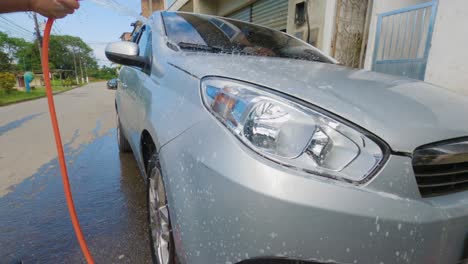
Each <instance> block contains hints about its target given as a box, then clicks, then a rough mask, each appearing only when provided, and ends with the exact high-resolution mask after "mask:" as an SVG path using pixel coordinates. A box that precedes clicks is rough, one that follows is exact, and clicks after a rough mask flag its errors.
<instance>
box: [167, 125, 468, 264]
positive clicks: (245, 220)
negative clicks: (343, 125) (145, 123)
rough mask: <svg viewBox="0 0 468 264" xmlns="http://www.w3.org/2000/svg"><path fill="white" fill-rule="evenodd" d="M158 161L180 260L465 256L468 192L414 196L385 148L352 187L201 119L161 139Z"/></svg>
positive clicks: (407, 170)
mask: <svg viewBox="0 0 468 264" xmlns="http://www.w3.org/2000/svg"><path fill="white" fill-rule="evenodd" d="M160 159H161V166H162V171H163V175H164V180H165V185H166V191H167V193H168V194H167V195H168V200H169V208H170V213H171V215H170V216H171V221H172V225H173V230H174V237H175V241H176V248H177V251H178V254H179V257H180V258H181V261H182V262H184V263H237V262H240V261H243V260H249V259H254V258H262V257H263V258H269V257H284V258H291V259H298V260H307V261H315V262H318V263H458V262H459V261H461V259H463V258H467V257H468V256H467V255H466V254H467V253H466V250H467V249H466V247H468V245H467V243H468V242H467V241H468V192H461V193H457V194H452V195H447V196H443V197H438V198H430V199H427V198H426V199H423V198H421V197H420V195H419V193H418V189H417V185H416V182H415V177H414V175H413V172H412V168H411V159H410V158H409V157H403V156H396V155H391V156H390V158H389V160H388V161H387V163H386V164H385V166H384V168H383V169H382V170H381V171H380V172H379V173H378V174H377V175H376V176H375V177H374V178H373V179H372V180H371V181H369V182H368V183H366V184H365V185H363V186H354V185H351V184H347V183H342V182H338V181H335V180H330V179H326V178H323V177H318V176H313V175H310V174H307V173H304V172H301V171H295V170H293V169H290V168H285V167H283V166H281V165H278V164H276V163H273V162H271V161H268V160H266V159H264V158H262V157H260V156H259V155H258V154H255V153H254V152H252V151H251V150H249V149H248V148H247V147H246V146H244V145H243V144H242V143H241V142H240V141H239V140H237V139H236V138H235V137H234V136H233V135H232V134H231V133H230V132H229V131H228V130H227V129H226V128H225V127H223V126H222V125H221V124H220V123H219V122H217V121H216V120H215V119H214V118H212V119H210V118H207V119H205V120H204V121H202V122H200V123H199V124H197V125H196V126H194V127H192V128H191V129H189V130H188V131H186V132H185V133H183V134H181V135H179V136H178V137H176V138H175V139H174V140H172V141H171V142H169V143H168V144H166V145H165V146H163V147H162V148H161V150H160ZM460 263H461V262H460Z"/></svg>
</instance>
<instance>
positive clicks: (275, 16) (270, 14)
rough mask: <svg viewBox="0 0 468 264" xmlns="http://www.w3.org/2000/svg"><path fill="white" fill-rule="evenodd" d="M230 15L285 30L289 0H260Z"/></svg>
mask: <svg viewBox="0 0 468 264" xmlns="http://www.w3.org/2000/svg"><path fill="white" fill-rule="evenodd" d="M228 17H230V18H233V19H238V20H243V21H246V22H252V23H254V24H259V25H262V26H266V27H270V28H273V29H277V30H284V31H285V30H286V25H287V22H288V0H260V1H257V2H255V3H253V4H252V5H250V6H247V7H245V8H243V9H241V10H239V11H237V12H235V13H233V14H231V15H229V16H228Z"/></svg>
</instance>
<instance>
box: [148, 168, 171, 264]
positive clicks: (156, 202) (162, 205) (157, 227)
mask: <svg viewBox="0 0 468 264" xmlns="http://www.w3.org/2000/svg"><path fill="white" fill-rule="evenodd" d="M152 174H153V175H151V177H150V179H149V181H150V182H149V184H150V186H149V187H150V188H149V206H150V208H149V213H150V232H151V238H152V241H153V249H154V253H155V254H156V258H157V260H158V263H159V264H168V263H169V261H170V257H171V256H170V254H171V251H170V236H171V229H170V222H169V210H168V208H167V202H166V197H165V190H164V185H163V184H162V181H161V174H160V173H159V170H158V169H153V171H152Z"/></svg>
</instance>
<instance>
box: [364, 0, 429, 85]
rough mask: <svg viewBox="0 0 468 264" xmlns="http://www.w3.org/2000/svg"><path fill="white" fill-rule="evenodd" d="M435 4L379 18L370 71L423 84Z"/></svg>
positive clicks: (414, 7)
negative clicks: (418, 81)
mask: <svg viewBox="0 0 468 264" xmlns="http://www.w3.org/2000/svg"><path fill="white" fill-rule="evenodd" d="M437 4H438V0H433V1H430V2H427V3H423V4H419V5H414V6H410V7H407V8H403V9H399V10H394V11H391V12H387V13H383V14H379V16H378V20H377V32H376V40H375V49H374V56H373V64H372V70H374V71H377V72H382V73H388V74H393V75H400V76H406V77H409V78H413V79H419V80H424V75H425V73H426V64H427V59H428V56H429V49H430V47H431V39H432V32H433V30H434V22H435V17H436V13H437Z"/></svg>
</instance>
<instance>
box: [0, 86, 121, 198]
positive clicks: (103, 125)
mask: <svg viewBox="0 0 468 264" xmlns="http://www.w3.org/2000/svg"><path fill="white" fill-rule="evenodd" d="M114 93H115V92H114V91H113V90H107V89H106V84H105V83H93V84H89V85H86V86H83V87H80V88H77V89H74V90H71V91H69V92H65V93H62V94H58V95H56V96H55V103H56V108H57V111H58V112H57V114H58V118H59V122H60V129H61V132H62V140H63V143H64V144H67V143H71V144H70V146H69V147H71V148H77V147H78V146H80V145H81V144H86V143H87V142H90V141H92V140H93V139H94V138H96V137H97V136H100V135H102V134H104V133H105V132H106V131H108V130H109V129H110V128H113V127H115V110H114ZM72 139H73V142H72ZM55 157H56V149H55V141H54V138H53V134H52V129H51V125H50V117H49V112H48V108H47V99H46V98H42V99H37V100H33V101H28V102H23V103H18V104H15V105H9V106H4V107H0V168H1V170H0V197H2V196H4V195H5V194H7V193H8V192H10V191H11V189H12V187H13V186H14V185H17V184H19V183H21V182H22V181H23V180H25V179H26V178H28V177H30V176H31V175H33V174H34V173H35V172H36V171H37V170H38V169H39V168H40V167H41V166H42V165H43V164H45V163H47V162H49V161H51V160H52V159H54V158H55Z"/></svg>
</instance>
